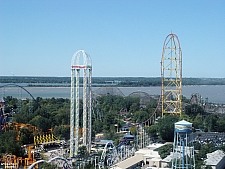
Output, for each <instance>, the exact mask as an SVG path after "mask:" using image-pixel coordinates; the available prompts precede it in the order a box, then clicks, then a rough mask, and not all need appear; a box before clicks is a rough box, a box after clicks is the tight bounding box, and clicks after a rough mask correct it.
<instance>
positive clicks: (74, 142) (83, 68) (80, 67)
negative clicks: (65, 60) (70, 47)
mask: <svg viewBox="0 0 225 169" xmlns="http://www.w3.org/2000/svg"><path fill="white" fill-rule="evenodd" d="M82 76H83V81H82V80H81V82H82V83H81V85H80V77H82ZM75 77H76V79H75ZM91 78H92V65H91V57H90V55H88V54H87V53H86V52H85V51H84V50H79V51H77V52H76V53H75V54H74V55H73V57H72V61H71V105H70V157H74V156H75V155H77V152H78V142H79V128H80V126H79V114H80V113H83V119H82V120H83V121H82V122H83V132H82V133H83V134H82V138H83V145H84V146H86V147H87V150H88V151H89V152H90V150H91V107H92V105H91V100H92V97H91ZM81 79H82V78H81ZM75 81H76V85H75ZM75 86H76V87H75ZM80 86H83V92H81V93H80ZM74 87H75V91H74ZM75 94H76V95H75ZM74 96H75V98H76V99H74ZM80 96H81V97H82V96H83V108H80V102H79V100H80ZM74 100H76V103H74ZM81 110H82V111H81ZM74 112H75V113H74ZM74 114H75V117H74ZM74 120H75V128H74ZM74 131H75V135H74ZM74 146H75V147H74Z"/></svg>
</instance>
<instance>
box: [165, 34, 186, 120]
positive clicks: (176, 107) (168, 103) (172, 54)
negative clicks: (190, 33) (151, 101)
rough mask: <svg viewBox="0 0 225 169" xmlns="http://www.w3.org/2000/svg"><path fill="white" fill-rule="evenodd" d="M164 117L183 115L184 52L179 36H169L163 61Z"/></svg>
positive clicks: (166, 40)
mask: <svg viewBox="0 0 225 169" xmlns="http://www.w3.org/2000/svg"><path fill="white" fill-rule="evenodd" d="M161 77H162V91H161V97H162V100H161V101H162V116H164V115H165V114H179V115H181V114H182V52H181V47H180V42H179V40H178V37H177V35H175V34H172V33H171V34H169V35H168V36H167V37H166V39H165V41H164V46H163V52H162V60H161Z"/></svg>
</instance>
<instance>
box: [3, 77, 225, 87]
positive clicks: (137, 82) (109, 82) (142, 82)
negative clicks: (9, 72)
mask: <svg viewBox="0 0 225 169" xmlns="http://www.w3.org/2000/svg"><path fill="white" fill-rule="evenodd" d="M82 80H83V78H82V77H81V78H80V81H81V82H80V83H82ZM70 81H71V77H31V76H0V84H1V83H4V84H8V83H14V84H26V86H39V87H40V86H70ZM182 85H225V78H182ZM92 86H118V87H140V86H145V87H146V86H161V77H92Z"/></svg>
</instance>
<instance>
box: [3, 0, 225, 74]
mask: <svg viewBox="0 0 225 169" xmlns="http://www.w3.org/2000/svg"><path fill="white" fill-rule="evenodd" d="M0 25H1V26H0V59H1V70H0V76H11V75H15V76H67V77H69V76H70V65H71V59H72V56H73V54H74V53H75V52H77V51H78V50H80V49H83V50H85V51H86V52H87V53H88V54H89V55H90V56H91V59H92V66H93V76H95V77H160V76H161V65H160V61H161V57H162V48H163V43H164V40H165V38H166V36H167V35H168V34H169V33H171V32H173V33H175V34H176V35H177V36H178V37H179V40H180V45H181V47H182V54H183V55H182V57H183V59H182V62H183V66H182V68H183V72H182V74H183V77H215V78H218V77H219V78H220V77H223V78H224V77H225V66H224V65H225V1H224V0H217V1H212V0H198V1H196V0H186V1H181V0H174V1H173V0H167V1H165V0H111V1H110V0H89V1H87V0H71V1H70V0H65V1H62V0H19V1H18V0H0Z"/></svg>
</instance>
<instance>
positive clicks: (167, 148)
mask: <svg viewBox="0 0 225 169" xmlns="http://www.w3.org/2000/svg"><path fill="white" fill-rule="evenodd" d="M172 151H173V145H172V144H165V145H164V146H161V147H159V148H158V153H159V155H160V157H161V158H162V159H164V158H166V157H167V156H168V155H170V152H172Z"/></svg>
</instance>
